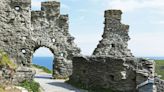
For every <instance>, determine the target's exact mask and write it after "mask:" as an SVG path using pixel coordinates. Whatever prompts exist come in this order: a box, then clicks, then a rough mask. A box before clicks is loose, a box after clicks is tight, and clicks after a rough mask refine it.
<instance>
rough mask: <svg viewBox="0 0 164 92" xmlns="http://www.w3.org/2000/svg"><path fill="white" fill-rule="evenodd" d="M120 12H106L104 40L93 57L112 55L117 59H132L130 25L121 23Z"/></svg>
mask: <svg viewBox="0 0 164 92" xmlns="http://www.w3.org/2000/svg"><path fill="white" fill-rule="evenodd" d="M121 15H122V12H121V11H120V10H107V11H105V15H104V17H105V22H104V24H105V27H104V33H103V35H102V37H103V39H102V40H101V41H100V42H99V44H98V45H97V48H96V49H95V50H94V52H93V55H112V56H116V57H132V56H133V55H132V53H131V52H130V50H129V49H128V43H127V42H128V41H129V40H130V37H129V35H128V32H129V25H125V24H122V23H121Z"/></svg>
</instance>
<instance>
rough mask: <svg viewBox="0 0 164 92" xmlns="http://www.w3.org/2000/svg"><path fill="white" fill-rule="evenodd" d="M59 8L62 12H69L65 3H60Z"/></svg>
mask: <svg viewBox="0 0 164 92" xmlns="http://www.w3.org/2000/svg"><path fill="white" fill-rule="evenodd" d="M61 10H62V11H64V13H67V14H68V13H69V12H70V7H69V6H68V5H66V4H63V3H61Z"/></svg>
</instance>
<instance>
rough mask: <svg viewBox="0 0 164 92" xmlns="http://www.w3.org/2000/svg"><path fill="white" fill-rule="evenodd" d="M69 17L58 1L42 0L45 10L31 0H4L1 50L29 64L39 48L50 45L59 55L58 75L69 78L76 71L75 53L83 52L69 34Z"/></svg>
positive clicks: (1, 1) (0, 5) (1, 3)
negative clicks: (38, 8) (33, 7)
mask: <svg viewBox="0 0 164 92" xmlns="http://www.w3.org/2000/svg"><path fill="white" fill-rule="evenodd" d="M68 19H69V18H68V15H61V14H60V3H59V2H56V1H47V2H42V4H41V11H31V0H0V50H3V51H5V52H6V53H8V55H9V56H10V58H11V59H13V62H14V63H16V64H17V65H18V66H20V67H24V68H27V67H30V65H31V63H32V56H33V53H34V52H35V50H36V49H38V48H39V47H47V48H49V49H50V50H51V51H52V53H53V54H54V56H55V60H54V61H55V64H53V65H52V66H53V68H54V69H53V75H54V78H67V77H68V76H69V75H71V73H72V57H73V56H74V55H75V54H79V53H80V49H79V48H77V46H76V45H75V44H74V37H72V36H71V35H70V34H69V31H68V28H69V26H68ZM27 70H28V69H27ZM20 75H22V73H20ZM20 77H21V76H20Z"/></svg>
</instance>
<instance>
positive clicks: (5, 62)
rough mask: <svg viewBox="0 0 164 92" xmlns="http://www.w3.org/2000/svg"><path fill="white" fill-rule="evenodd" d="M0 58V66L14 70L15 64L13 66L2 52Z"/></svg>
mask: <svg viewBox="0 0 164 92" xmlns="http://www.w3.org/2000/svg"><path fill="white" fill-rule="evenodd" d="M0 56H1V59H0V66H2V67H3V66H7V67H9V68H12V69H16V64H14V63H13V62H12V61H11V60H10V58H9V56H8V55H7V54H6V53H5V52H3V51H0Z"/></svg>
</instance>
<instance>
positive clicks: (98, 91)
mask: <svg viewBox="0 0 164 92" xmlns="http://www.w3.org/2000/svg"><path fill="white" fill-rule="evenodd" d="M66 83H68V84H70V85H72V86H74V87H76V88H79V89H83V90H87V92H116V91H113V90H111V89H109V88H108V89H105V88H99V87H94V88H90V87H87V86H86V85H84V84H82V83H80V82H78V83H75V82H72V81H70V80H68V81H66ZM117 92H118V91H117Z"/></svg>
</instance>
